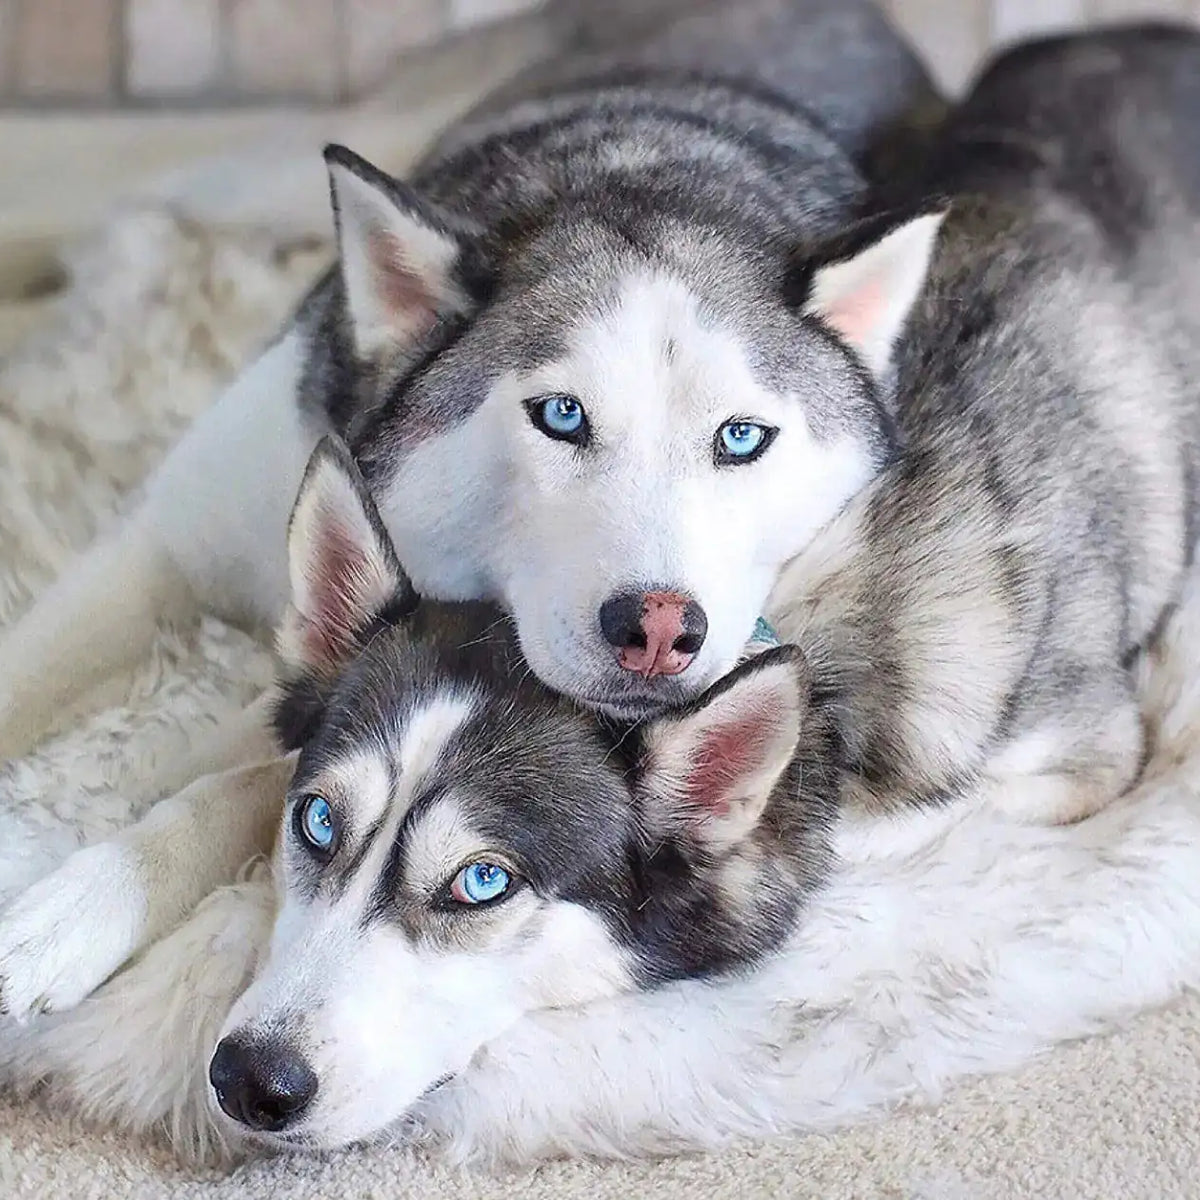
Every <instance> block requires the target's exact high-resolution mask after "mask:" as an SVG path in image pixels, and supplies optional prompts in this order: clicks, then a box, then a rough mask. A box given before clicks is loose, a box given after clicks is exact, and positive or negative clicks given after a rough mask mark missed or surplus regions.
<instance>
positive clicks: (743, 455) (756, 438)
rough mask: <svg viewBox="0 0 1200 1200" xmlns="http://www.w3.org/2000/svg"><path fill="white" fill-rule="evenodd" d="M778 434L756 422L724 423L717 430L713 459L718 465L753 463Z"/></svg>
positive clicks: (774, 430)
mask: <svg viewBox="0 0 1200 1200" xmlns="http://www.w3.org/2000/svg"><path fill="white" fill-rule="evenodd" d="M778 432H779V430H777V429H775V428H773V427H772V426H770V425H760V424H759V423H758V422H757V421H726V422H725V424H724V425H722V426H721V428H720V429H718V430H717V444H716V447H715V454H714V457H715V458H716V461H717V463H718V464H719V465H720V464H724V463H748V462H753V461H754V460H755V459H756V458H758V457H759V455H761V454H762V453H763V451H764V450H766V448H767V447H768V446H769V445H770V444H771V442H772V441H774V439H775V435H776V434H777V433H778Z"/></svg>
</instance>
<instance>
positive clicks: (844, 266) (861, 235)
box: [804, 211, 946, 377]
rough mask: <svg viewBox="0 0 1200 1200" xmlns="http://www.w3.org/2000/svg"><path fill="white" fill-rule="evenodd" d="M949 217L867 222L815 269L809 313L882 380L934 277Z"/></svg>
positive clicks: (840, 241)
mask: <svg viewBox="0 0 1200 1200" xmlns="http://www.w3.org/2000/svg"><path fill="white" fill-rule="evenodd" d="M945 216H946V214H945V212H944V211H942V212H937V213H923V214H922V215H920V216H916V217H912V218H910V219H909V220H906V221H904V222H903V223H901V224H895V223H894V221H893V222H889V223H888V224H886V225H885V226H884V227H883V228H880V223H879V221H877V220H876V221H869V222H864V223H863V224H862V225H860V226H858V227H857V228H856V229H854V230H851V231H850V234H849V235H848V236H846V237H843V238H841V239H838V244H837V245H835V246H833V247H829V248H827V249H826V252H825V253H826V255H828V257H825V256H822V261H821V263H820V265H818V266H817V267H815V268H814V269H812V271H811V275H810V286H809V292H808V298H807V300H806V302H805V305H804V311H805V312H806V313H807V314H809V315H810V316H815V317H818V318H820V320H821V321H823V322H824V323H825V324H826V325H828V326H829V327H830V328H831V329H833V330H834V331H835V332H836V333H838V334H840V335H841V336H842V337H843V338H845V340H846V341H847V342H849V343H850V345H851V346H852V347H853V348H854V349H855V350H856V351H857V352H858V354H859V355H860V356H861V358H862V360H863V362H864V363H865V364H866V366H867V369H868V370H869V371H870V372H871V374H872V375H874V376H876V377H878V376H881V375H883V374H884V373H885V372H886V371H887V368H888V366H889V364H890V362H891V356H892V347H893V346H894V345H895V342H896V338H897V337H898V336H899V334H900V331H901V329H902V328H903V327H904V322H905V321H906V320H907V319H908V314H909V312H911V310H912V307H913V304H914V303H915V302H916V299H917V296H918V295H919V294H920V291H921V288H922V286H923V285H924V283H925V278H926V276H927V275H928V273H929V263H930V260H931V259H932V257H933V248H934V245H935V243H936V241H937V235H938V230H939V229H941V227H942V221H943V220H944V219H945Z"/></svg>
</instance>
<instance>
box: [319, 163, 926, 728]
mask: <svg viewBox="0 0 1200 1200" xmlns="http://www.w3.org/2000/svg"><path fill="white" fill-rule="evenodd" d="M329 162H330V168H331V173H332V179H333V194H334V198H335V205H336V210H337V218H338V229H339V236H340V247H341V274H340V279H341V289H342V293H343V303H344V314H343V315H344V320H343V329H344V331H348V332H346V333H345V337H346V340H348V342H349V343H350V345H351V351H350V354H351V357H352V359H353V361H354V362H355V363H356V364H357V366H356V370H355V378H356V380H357V387H358V397H357V400H356V412H357V413H358V414H359V416H358V417H357V419H356V424H355V426H354V428H353V429H351V431H350V434H349V440H350V441H351V444H352V447H353V449H354V450H355V453H356V456H357V457H358V459H359V461H360V462H361V463H362V464H363V467H364V470H365V471H366V474H367V477H368V479H369V480H370V483H371V487H372V491H373V492H374V494H375V495H376V496H377V497H378V498H379V501H380V506H381V510H382V512H383V516H384V519H385V521H386V524H387V526H388V529H389V530H390V531H391V532H392V534H393V536H394V537H395V539H396V545H397V548H398V550H399V552H400V556H401V558H402V559H403V561H404V563H405V566H406V567H407V568H408V569H409V570H410V572H411V573H412V575H413V578H414V580H415V581H416V583H417V585H418V587H419V588H420V589H421V590H422V591H425V592H428V593H429V594H430V595H436V596H439V597H441V598H446V599H455V598H459V599H466V598H478V597H479V596H487V597H489V598H492V599H495V600H498V601H499V602H500V603H502V604H503V606H504V607H505V609H506V610H507V611H508V612H509V613H511V614H512V617H513V619H514V622H515V625H516V629H517V632H518V635H519V638H520V643H521V648H522V651H523V653H524V655H525V657H526V659H527V661H528V663H529V665H530V666H531V667H532V668H533V670H534V671H535V672H536V673H537V674H538V676H539V677H540V678H541V679H542V680H543V681H545V682H546V683H547V684H549V685H550V686H551V687H553V688H555V689H556V690H557V691H560V692H563V693H566V694H568V695H570V696H572V697H574V698H576V699H578V700H580V701H582V702H583V703H586V704H587V705H589V706H590V707H593V708H598V709H602V710H605V711H608V712H609V713H611V714H614V715H616V716H618V717H622V718H628V719H636V718H639V717H642V716H645V715H646V714H647V713H649V712H651V711H653V710H655V709H656V708H659V707H662V706H664V705H670V704H677V703H679V702H681V701H683V700H685V699H687V698H689V697H691V696H695V695H697V694H699V693H700V692H701V691H703V689H704V688H705V687H707V686H709V685H710V684H711V683H712V682H713V681H714V680H715V679H716V678H718V677H719V676H720V675H722V674H723V673H724V672H726V671H728V670H729V669H730V668H731V667H732V666H733V665H734V663H735V662H736V661H737V657H738V654H739V652H740V650H741V647H742V645H743V644H744V642H745V640H746V638H747V636H748V635H749V633H750V630H751V629H752V627H753V625H754V622H755V619H756V618H757V617H758V616H759V615H760V611H761V608H762V606H763V604H764V602H765V601H766V598H767V595H768V593H769V590H770V588H771V586H772V584H773V583H774V580H775V576H776V573H777V572H778V570H779V569H780V567H781V566H782V565H783V564H784V563H785V562H787V561H788V560H789V559H791V558H792V557H794V556H795V555H796V554H797V553H799V552H800V551H802V550H803V549H804V548H805V547H806V546H807V545H808V543H809V542H810V540H811V539H812V538H813V536H814V535H815V534H816V533H817V532H818V531H819V530H820V529H822V528H823V527H824V526H825V525H827V524H828V522H829V521H830V520H831V519H832V518H833V517H834V516H835V515H836V514H837V513H838V512H839V511H840V510H841V509H842V508H843V506H844V505H845V504H846V502H847V500H848V499H849V498H850V497H852V496H853V495H855V494H856V493H858V492H859V491H860V490H861V489H862V488H863V487H864V486H865V484H866V483H867V482H868V481H870V480H871V479H872V478H874V477H875V476H876V475H877V473H878V472H879V471H880V469H881V468H882V466H883V465H884V463H885V462H886V461H888V459H889V457H890V456H891V454H892V452H893V448H894V447H893V444H892V442H893V436H892V424H891V421H890V420H889V417H888V413H887V406H886V402H885V398H886V393H887V382H888V375H889V363H890V355H891V348H892V344H893V341H894V339H895V338H896V336H897V333H898V331H899V330H900V328H901V326H902V324H903V322H904V320H905V318H906V316H907V313H908V311H909V308H910V307H911V305H912V303H913V300H914V299H915V297H916V295H917V292H918V289H919V287H920V285H921V283H922V281H923V278H924V274H925V270H926V266H927V263H928V261H929V256H930V253H931V248H932V246H933V242H934V237H935V234H936V231H937V228H938V223H939V220H940V218H938V217H936V216H918V217H916V218H915V219H913V220H910V221H907V222H903V221H902V222H899V223H898V224H897V223H892V224H889V225H887V226H884V225H879V224H876V223H866V224H864V225H862V226H860V227H856V228H855V229H854V230H852V231H851V232H850V233H849V234H847V235H843V236H841V237H839V238H838V240H837V242H836V244H832V243H831V244H828V245H822V246H818V247H808V248H806V249H804V251H803V253H798V252H796V251H795V248H794V247H790V246H789V247H784V246H779V245H776V244H774V243H773V242H772V241H771V240H770V238H769V237H768V235H767V234H766V233H765V232H761V235H760V236H755V235H754V234H753V231H751V232H748V231H747V229H746V228H742V229H737V230H734V229H726V228H724V227H723V226H722V224H721V222H720V221H719V220H718V218H717V215H712V216H710V217H709V218H708V219H707V220H705V219H702V215H697V214H696V213H695V212H693V211H692V210H691V208H689V207H688V206H687V205H682V204H681V205H677V206H676V211H672V210H671V209H670V208H669V207H664V206H657V207H656V206H654V205H648V204H647V202H646V200H645V197H644V196H643V197H641V198H640V199H639V196H638V195H637V194H633V195H629V196H627V195H625V194H624V193H623V192H622V191H621V189H619V188H616V187H614V189H613V191H612V195H611V196H607V198H606V200H605V203H604V204H600V203H598V202H596V201H595V200H594V198H593V199H588V198H587V197H584V198H582V199H579V198H575V199H567V198H564V197H554V198H547V197H544V196H541V195H540V194H539V196H538V199H537V202H536V204H534V205H533V207H531V208H530V210H529V211H527V212H526V211H522V212H521V213H519V214H517V215H514V212H509V213H508V216H507V219H506V221H505V222H501V223H500V224H501V227H499V228H490V227H485V226H482V225H476V224H473V223H472V222H471V221H470V220H468V219H466V218H465V217H462V216H460V215H458V214H455V213H453V212H449V211H447V210H446V209H444V208H439V207H436V206H434V205H431V204H429V203H427V202H426V201H425V200H424V199H422V198H421V197H420V196H419V195H417V194H416V193H414V192H413V191H412V190H411V189H410V188H408V187H407V186H406V185H404V184H401V183H399V182H397V181H395V180H392V179H390V178H389V177H387V176H385V175H383V174H381V173H380V172H378V171H376V170H375V169H374V168H372V167H370V166H369V165H368V164H366V163H364V162H362V160H360V159H357V158H356V157H354V156H352V155H350V154H349V153H348V152H347V151H344V150H340V149H339V150H333V151H331V152H330V154H329ZM606 195H607V193H606ZM514 203H515V201H514ZM518 217H519V219H518ZM777 240H778V239H777V237H776V241H777ZM449 546H452V547H454V550H453V552H452V553H451V552H448V551H447V547H449Z"/></svg>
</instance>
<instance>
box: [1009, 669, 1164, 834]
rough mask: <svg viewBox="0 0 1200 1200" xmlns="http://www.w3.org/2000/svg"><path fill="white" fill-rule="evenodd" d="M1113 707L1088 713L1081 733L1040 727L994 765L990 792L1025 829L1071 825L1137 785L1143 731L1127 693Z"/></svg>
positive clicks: (1107, 695) (1108, 695)
mask: <svg viewBox="0 0 1200 1200" xmlns="http://www.w3.org/2000/svg"><path fill="white" fill-rule="evenodd" d="M1101 698H1103V699H1109V698H1111V700H1112V704H1111V707H1109V708H1108V709H1107V711H1104V707H1102V706H1096V707H1093V708H1091V710H1090V712H1089V710H1085V713H1088V716H1087V717H1086V718H1085V720H1084V721H1082V722H1081V723H1080V725H1079V726H1075V725H1071V726H1068V727H1066V728H1064V727H1062V726H1058V725H1050V726H1043V727H1035V728H1034V729H1032V730H1030V731H1029V732H1028V733H1024V734H1020V735H1018V736H1017V737H1016V738H1014V739H1013V741H1012V742H1010V743H1009V744H1008V746H1006V747H1005V748H1004V749H1003V750H1002V751H1001V752H1000V753H999V754H998V755H997V756H996V758H995V759H994V760H993V761H992V763H991V764H989V767H988V778H987V782H986V783H985V791H986V793H987V794H988V796H989V797H990V798H991V800H992V802H993V803H994V804H995V805H996V807H997V808H998V809H999V810H1000V811H1001V812H1003V813H1004V814H1005V815H1006V816H1008V817H1009V818H1011V819H1012V820H1014V821H1019V822H1021V823H1022V824H1030V825H1069V824H1072V823H1073V822H1075V821H1082V820H1083V819H1084V818H1085V817H1090V816H1092V814H1093V813H1097V812H1099V811H1100V809H1102V808H1104V807H1105V806H1106V805H1108V804H1109V803H1111V802H1112V801H1113V800H1115V799H1116V798H1117V797H1118V796H1120V795H1121V794H1122V793H1123V792H1125V791H1126V790H1127V789H1128V788H1129V787H1131V786H1132V784H1133V783H1134V782H1135V781H1136V779H1137V776H1138V771H1139V769H1140V768H1141V765H1142V754H1143V749H1144V745H1145V728H1144V726H1143V723H1142V714H1141V710H1140V708H1139V707H1138V705H1137V703H1136V702H1135V701H1134V700H1133V699H1132V698H1131V697H1130V696H1129V695H1128V690H1127V689H1126V690H1125V692H1124V694H1122V695H1120V696H1112V694H1111V689H1108V690H1106V692H1104V693H1101Z"/></svg>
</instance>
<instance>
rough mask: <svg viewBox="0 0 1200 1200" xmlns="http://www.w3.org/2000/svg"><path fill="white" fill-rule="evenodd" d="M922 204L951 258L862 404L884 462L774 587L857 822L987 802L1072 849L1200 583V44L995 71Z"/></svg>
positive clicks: (930, 278)
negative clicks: (815, 686) (1054, 827)
mask: <svg viewBox="0 0 1200 1200" xmlns="http://www.w3.org/2000/svg"><path fill="white" fill-rule="evenodd" d="M931 188H932V190H933V192H934V193H936V194H937V196H944V197H947V198H948V201H949V202H948V205H947V206H946V208H945V214H946V215H945V218H944V220H942V222H941V228H940V233H939V235H938V239H937V243H936V247H935V249H934V250H933V252H932V255H931V257H930V259H929V262H928V267H927V270H926V271H925V273H924V279H923V282H922V285H921V289H920V293H919V296H918V298H917V300H916V303H915V304H914V305H913V307H912V311H911V313H910V314H909V316H908V318H907V321H906V323H905V326H904V330H903V333H902V334H901V336H900V337H899V338H898V339H897V341H896V342H895V345H894V348H892V349H891V351H890V353H888V354H887V355H886V356H883V357H881V359H880V360H879V362H878V364H877V366H876V367H875V369H874V370H873V371H872V372H871V373H870V374H869V375H866V376H864V378H863V381H862V382H863V389H864V391H863V392H862V393H860V396H861V395H876V396H878V397H879V398H880V402H881V404H882V405H883V407H884V408H885V410H886V411H887V413H888V414H889V416H890V418H891V421H892V422H893V429H894V443H893V452H892V455H891V458H892V461H891V463H890V465H889V466H888V467H887V468H886V470H885V471H883V472H882V473H881V475H880V476H879V477H878V479H876V480H875V481H874V482H873V483H872V484H871V485H870V486H869V487H868V488H866V489H864V491H863V492H862V493H861V494H860V495H859V496H858V497H857V498H856V499H855V501H854V502H853V503H852V504H851V505H850V506H849V507H848V508H847V509H846V510H845V512H843V514H842V515H841V516H840V517H839V518H838V520H836V521H835V522H833V523H832V524H831V525H830V526H828V527H827V528H826V529H825V530H824V531H823V532H822V533H821V535H820V536H819V537H818V538H817V539H816V540H815V541H814V542H813V544H812V545H811V546H810V547H809V548H808V549H807V550H806V551H805V552H804V553H803V554H802V555H800V556H799V557H798V558H797V559H796V560H795V561H794V562H793V563H792V564H791V565H790V566H789V567H788V568H787V569H786V570H785V571H784V573H783V574H782V575H781V577H780V579H779V582H778V585H777V588H776V591H775V598H776V599H775V613H776V616H777V627H778V628H779V629H780V631H781V633H782V634H783V636H785V637H787V638H788V639H790V640H795V641H797V642H798V643H799V644H801V645H802V646H804V647H805V649H806V651H807V652H808V653H809V655H810V656H811V657H812V659H813V661H814V663H816V664H818V670H819V671H822V672H824V673H826V674H827V676H828V677H829V680H830V685H831V686H832V687H835V688H836V689H838V691H839V693H840V703H839V707H840V709H841V711H842V713H843V718H842V720H841V721H840V726H841V768H842V771H843V775H844V789H843V794H844V798H845V799H846V800H847V801H848V802H849V803H851V804H853V805H855V806H857V807H862V808H866V809H869V810H879V809H884V810H891V811H895V810H896V809H897V808H899V807H903V806H905V805H909V804H912V803H942V802H945V801H948V800H950V799H953V798H955V797H958V796H961V795H964V794H968V793H971V792H974V791H977V790H978V789H980V788H982V789H983V791H984V792H985V793H988V794H990V795H992V796H994V797H995V798H996V799H997V800H998V801H999V802H1000V803H1001V804H1003V805H1004V806H1005V807H1006V809H1008V810H1009V811H1011V812H1013V813H1014V814H1015V815H1018V816H1021V817H1027V818H1030V819H1036V820H1042V819H1050V820H1057V821H1069V820H1073V819H1077V818H1080V817H1083V816H1086V815H1087V814H1088V813H1090V812H1093V811H1094V810H1095V809H1096V808H1098V807H1100V806H1101V805H1103V804H1104V803H1105V802H1106V801H1107V800H1109V799H1111V798H1112V797H1114V796H1116V795H1118V794H1119V793H1121V792H1122V791H1123V790H1124V789H1126V788H1127V787H1128V786H1129V785H1130V784H1131V783H1132V782H1133V781H1134V780H1135V779H1136V778H1137V776H1138V773H1139V770H1140V768H1141V764H1142V762H1143V759H1144V756H1145V754H1146V752H1147V748H1146V746H1145V744H1144V738H1143V731H1142V722H1141V718H1140V715H1139V711H1138V707H1137V704H1136V703H1135V699H1134V694H1133V686H1132V677H1131V668H1132V666H1133V665H1134V664H1135V662H1136V660H1137V659H1138V657H1139V655H1140V654H1141V653H1142V652H1143V651H1144V650H1145V648H1146V647H1147V645H1148V644H1149V643H1150V642H1151V640H1152V639H1153V637H1154V635H1155V633H1156V631H1157V630H1158V629H1159V628H1160V627H1161V625H1162V623H1163V621H1164V618H1165V616H1166V615H1167V614H1168V612H1169V611H1170V609H1171V607H1172V605H1173V604H1174V603H1175V602H1176V600H1177V598H1178V596H1179V592H1180V587H1181V583H1182V580H1183V577H1184V573H1185V572H1186V571H1187V570H1188V569H1189V567H1190V566H1191V564H1192V561H1193V555H1194V548H1195V539H1196V517H1197V484H1196V481H1197V467H1198V465H1200V459H1198V454H1200V284H1198V283H1197V280H1196V276H1195V272H1194V271H1193V270H1192V269H1191V264H1192V263H1193V262H1194V261H1195V260H1196V255H1197V254H1198V253H1200V38H1198V37H1197V36H1196V35H1195V34H1194V33H1191V32H1186V31H1181V30H1171V29H1167V28H1143V29H1137V30H1125V31H1119V32H1111V33H1107V32H1106V33H1098V34H1095V35H1089V36H1085V37H1078V38H1070V39H1063V40H1049V41H1045V42H1040V43H1036V44H1033V45H1030V46H1027V47H1023V48H1020V49H1017V50H1014V51H1013V52H1011V53H1009V54H1006V55H1004V56H1003V57H1001V58H1000V59H999V60H998V61H997V62H996V63H995V64H993V65H992V67H991V68H990V70H989V71H988V72H987V73H986V74H985V75H984V76H983V77H982V78H981V80H980V81H979V83H978V85H977V87H976V88H975V89H974V91H973V92H972V94H971V95H970V97H969V98H968V99H967V100H966V102H965V103H964V104H963V105H962V107H961V108H960V109H959V110H958V111H957V112H956V113H955V114H954V116H953V117H952V119H951V120H950V122H949V124H948V126H947V128H946V129H945V131H944V133H943V134H942V136H941V139H940V141H939V149H938V153H937V159H936V163H935V165H934V168H933V171H932V184H931ZM931 203H932V204H933V206H934V207H940V205H941V200H940V199H935V200H934V201H932V202H931ZM927 219H928V218H927V217H922V218H919V220H927ZM901 228H902V226H901ZM876 236H877V230H871V229H864V240H865V245H866V248H865V249H863V248H861V247H862V245H863V243H860V244H859V246H855V247H854V249H853V251H852V252H851V256H850V257H849V258H848V259H847V260H846V263H845V266H846V269H847V270H852V269H853V266H852V264H853V262H854V261H855V257H854V256H855V255H857V261H859V262H862V261H863V259H864V258H869V257H870V255H871V254H872V253H873V252H877V251H873V250H872V248H871V246H872V239H873V238H875V237H876ZM890 236H893V237H894V236H896V235H895V233H894V231H893V232H891V233H890ZM875 245H876V246H877V245H878V243H875ZM801 269H802V272H803V273H805V274H807V275H808V278H809V279H811V280H813V281H814V283H813V286H816V287H819V286H820V270H821V267H819V266H818V268H817V269H816V271H815V273H811V272H810V267H809V265H808V264H803V265H802V268H801ZM855 319H861V314H859V316H858V317H856V318H855ZM854 403H861V399H859V400H857V401H855V402H854ZM848 407H850V408H851V409H852V408H853V404H851V405H849V406H848Z"/></svg>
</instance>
